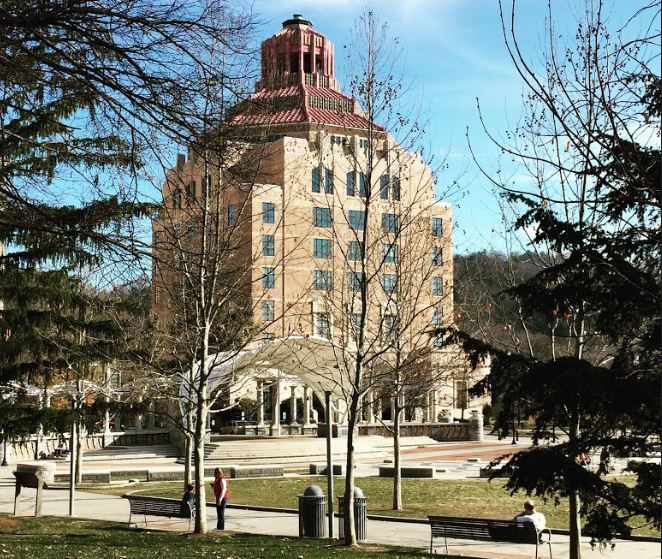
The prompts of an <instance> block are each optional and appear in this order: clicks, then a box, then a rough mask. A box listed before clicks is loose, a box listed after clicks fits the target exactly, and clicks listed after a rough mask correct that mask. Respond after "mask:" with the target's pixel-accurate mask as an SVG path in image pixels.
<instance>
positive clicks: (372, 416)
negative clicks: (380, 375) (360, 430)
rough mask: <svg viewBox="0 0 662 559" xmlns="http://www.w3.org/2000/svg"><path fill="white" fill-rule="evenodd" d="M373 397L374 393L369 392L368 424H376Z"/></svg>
mask: <svg viewBox="0 0 662 559" xmlns="http://www.w3.org/2000/svg"><path fill="white" fill-rule="evenodd" d="M373 396H374V392H372V391H371V392H368V398H367V400H368V423H374V422H375V407H374V406H375V402H373V400H372V398H373Z"/></svg>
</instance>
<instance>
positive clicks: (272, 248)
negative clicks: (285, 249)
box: [262, 235, 276, 256]
mask: <svg viewBox="0 0 662 559" xmlns="http://www.w3.org/2000/svg"><path fill="white" fill-rule="evenodd" d="M274 254H276V243H275V241H274V236H273V235H262V256H273V255H274Z"/></svg>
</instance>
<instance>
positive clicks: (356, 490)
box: [354, 487, 365, 499]
mask: <svg viewBox="0 0 662 559" xmlns="http://www.w3.org/2000/svg"><path fill="white" fill-rule="evenodd" d="M364 497H365V495H364V494H363V491H362V490H361V488H360V487H354V498H355V499H356V498H359V499H363V498H364Z"/></svg>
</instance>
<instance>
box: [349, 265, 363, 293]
mask: <svg viewBox="0 0 662 559" xmlns="http://www.w3.org/2000/svg"><path fill="white" fill-rule="evenodd" d="M362 285H363V272H354V271H353V270H350V271H349V272H347V288H348V289H349V290H350V291H361V286H362Z"/></svg>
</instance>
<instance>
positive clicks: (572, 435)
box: [568, 408, 582, 559]
mask: <svg viewBox="0 0 662 559" xmlns="http://www.w3.org/2000/svg"><path fill="white" fill-rule="evenodd" d="M578 438H579V410H578V409H576V408H575V409H574V410H573V411H572V414H571V417H570V432H569V439H570V441H569V442H570V448H575V445H573V443H574V442H575V441H577V439H578ZM568 508H569V511H568V528H569V530H570V550H569V559H581V557H582V551H581V537H582V528H581V524H580V515H579V493H578V492H577V490H576V489H574V488H570V489H569V491H568Z"/></svg>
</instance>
